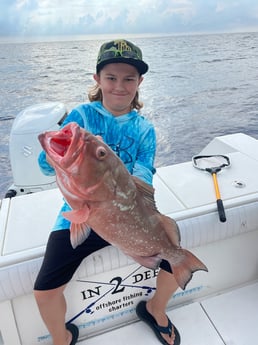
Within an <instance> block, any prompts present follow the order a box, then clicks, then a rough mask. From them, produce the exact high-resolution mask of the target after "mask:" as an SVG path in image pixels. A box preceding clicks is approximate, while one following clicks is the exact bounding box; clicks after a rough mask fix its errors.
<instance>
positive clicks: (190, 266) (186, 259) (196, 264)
mask: <svg viewBox="0 0 258 345" xmlns="http://www.w3.org/2000/svg"><path fill="white" fill-rule="evenodd" d="M179 250H180V257H181V258H182V259H180V261H178V263H177V264H175V263H173V260H171V262H170V261H169V260H168V262H169V263H170V266H171V267H172V271H173V274H174V277H175V279H176V281H177V284H178V285H179V286H180V287H181V289H183V290H185V288H186V285H187V284H188V283H189V282H190V280H191V279H192V276H193V273H194V272H196V271H206V272H208V269H207V267H206V266H205V265H204V264H203V263H202V262H201V261H200V260H199V259H198V258H197V257H196V256H195V255H194V254H192V253H191V252H189V251H188V250H186V249H179Z"/></svg>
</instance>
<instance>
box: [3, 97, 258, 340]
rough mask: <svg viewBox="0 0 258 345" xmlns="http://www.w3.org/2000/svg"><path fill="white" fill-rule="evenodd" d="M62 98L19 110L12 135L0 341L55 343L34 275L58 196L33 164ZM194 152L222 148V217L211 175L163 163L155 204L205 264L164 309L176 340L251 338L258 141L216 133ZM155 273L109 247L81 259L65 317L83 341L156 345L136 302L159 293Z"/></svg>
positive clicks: (257, 270) (257, 334)
mask: <svg viewBox="0 0 258 345" xmlns="http://www.w3.org/2000/svg"><path fill="white" fill-rule="evenodd" d="M66 114H67V111H66V107H65V105H64V104H62V103H59V102H51V103H42V104H37V105H33V106H32V107H28V108H26V109H25V110H24V111H22V112H21V113H20V114H19V115H18V116H17V118H16V119H15V121H14V123H13V127H12V130H11V133H10V159H11V167H12V173H13V181H14V183H13V185H12V186H10V189H9V190H8V191H7V193H6V197H5V198H3V199H2V200H1V202H0V248H1V256H0V345H35V344H44V345H50V344H51V337H50V335H49V333H48V331H47V329H46V328H45V326H44V324H43V322H42V320H41V317H40V315H39V312H38V309H37V306H36V303H35V300H34V297H33V293H32V291H33V283H34V280H35V278H36V275H37V272H38V270H39V268H40V265H41V262H42V258H43V255H44V250H45V245H46V241H47V237H48V234H49V231H50V229H51V227H52V224H53V223H54V221H55V217H56V214H57V212H58V210H59V208H60V206H61V204H62V202H63V199H62V195H61V193H60V191H59V189H58V188H57V186H56V183H55V180H54V178H53V177H48V176H44V175H42V174H41V172H40V171H39V168H38V166H37V156H38V153H39V152H40V150H41V147H40V145H39V143H38V140H37V136H38V134H39V133H41V132H43V131H46V130H54V129H58V128H59V125H60V124H61V123H62V121H63V119H64V118H65V116H66ZM198 155H212V156H213V155H224V156H226V157H228V158H229V160H230V166H228V167H225V168H223V169H221V171H219V172H218V173H217V179H218V184H219V189H220V193H221V198H222V200H223V205H224V209H225V215H226V220H225V221H221V220H220V218H219V215H218V210H217V204H216V198H215V192H214V184H213V182H212V178H211V174H210V173H209V172H206V171H200V170H198V169H196V168H195V167H194V164H193V162H192V161H187V162H184V163H180V164H174V165H170V166H164V167H160V168H158V169H157V173H156V174H155V176H154V187H155V200H156V204H157V207H158V210H159V211H160V212H161V213H163V214H165V215H167V216H169V217H172V218H173V219H175V220H176V221H177V223H178V225H179V228H180V233H181V245H182V247H184V248H188V249H190V250H191V251H192V252H193V253H194V254H196V255H197V256H198V257H199V258H200V259H201V260H202V261H203V262H204V263H205V264H206V266H207V267H208V270H209V272H208V273H206V272H201V271H198V272H196V273H194V275H193V278H192V280H191V281H190V283H189V284H188V285H187V287H186V289H185V290H181V289H178V290H177V291H176V293H175V294H174V295H173V296H172V298H171V300H170V301H169V305H168V315H169V316H170V317H171V319H172V321H173V322H174V323H175V324H176V325H177V328H178V329H179V330H180V333H181V344H182V345H189V344H191V345H197V344H198V345H207V344H209V345H223V344H227V345H233V344H234V345H249V344H255V343H256V342H257V339H258V328H257V322H258V250H257V244H258V179H257V171H258V141H257V140H256V139H255V138H253V137H251V136H248V135H246V134H243V133H234V134H229V135H223V136H219V137H215V138H214V139H213V140H212V141H211V142H210V143H209V144H208V145H206V146H205V147H204V148H203V149H202V151H201V152H199V153H198ZM157 273H158V271H157V270H150V269H147V268H145V267H142V266H139V264H137V263H135V262H134V261H133V260H132V259H130V258H128V257H127V256H125V255H124V254H123V253H122V252H120V251H119V250H118V249H116V248H114V247H111V246H110V247H106V248H104V249H102V250H100V251H98V252H96V253H93V254H92V255H91V256H89V257H88V258H86V259H85V260H84V261H83V262H82V264H81V265H80V267H79V269H78V270H77V272H76V273H75V275H74V276H73V278H72V280H71V282H70V283H69V284H68V286H67V289H66V291H65V294H66V297H67V301H68V311H67V321H70V322H73V323H75V324H76V325H77V326H78V328H79V332H80V337H79V340H80V341H81V342H80V344H82V345H85V344H87V345H96V344H100V343H102V342H103V343H104V342H105V344H107V345H108V344H111V343H112V344H121V343H123V344H125V345H127V344H128V345H129V344H133V343H134V344H137V345H138V344H142V343H145V344H146V343H148V344H149V345H152V344H153V345H154V344H158V343H159V342H158V341H157V339H156V338H155V336H154V335H153V334H152V332H151V330H150V329H148V328H147V326H146V325H145V324H144V323H143V322H142V321H139V320H138V318H137V316H136V313H135V307H136V305H137V303H138V302H139V301H140V300H143V299H146V300H147V299H148V298H150V297H151V296H152V294H153V293H154V291H155V279H156V275H157Z"/></svg>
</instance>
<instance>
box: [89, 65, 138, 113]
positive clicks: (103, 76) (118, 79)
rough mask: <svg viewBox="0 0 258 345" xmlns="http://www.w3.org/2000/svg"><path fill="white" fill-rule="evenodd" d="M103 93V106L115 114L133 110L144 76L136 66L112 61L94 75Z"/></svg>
mask: <svg viewBox="0 0 258 345" xmlns="http://www.w3.org/2000/svg"><path fill="white" fill-rule="evenodd" d="M94 79H95V80H96V82H97V83H98V84H99V87H100V88H101V90H102V95H103V106H104V107H105V108H106V109H107V110H108V111H110V112H111V113H112V114H113V115H115V116H119V115H123V114H126V113H128V112H130V111H131V103H132V101H133V99H134V97H135V94H136V91H137V90H138V87H139V85H140V84H141V82H142V80H143V77H142V76H140V75H139V72H138V71H137V69H136V68H135V67H134V66H131V65H128V64H125V63H110V64H107V65H106V66H104V67H103V69H102V70H101V71H100V73H99V74H95V75H94Z"/></svg>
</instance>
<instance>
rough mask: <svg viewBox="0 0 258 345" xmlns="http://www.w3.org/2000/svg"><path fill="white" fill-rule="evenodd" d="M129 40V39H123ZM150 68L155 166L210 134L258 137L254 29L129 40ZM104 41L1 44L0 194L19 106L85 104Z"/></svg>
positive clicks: (183, 155) (144, 89)
mask: <svg viewBox="0 0 258 345" xmlns="http://www.w3.org/2000/svg"><path fill="white" fill-rule="evenodd" d="M129 39H130V38H129ZM131 40H132V41H134V42H135V43H136V44H138V45H139V46H140V47H141V48H142V50H143V54H144V60H145V61H146V62H147V63H148V64H149V66H150V70H149V72H148V73H147V74H146V75H145V78H144V81H143V83H142V85H141V88H140V96H141V100H142V101H143V102H144V108H143V110H142V113H143V114H144V115H145V116H146V117H147V118H149V119H150V120H151V121H152V122H153V124H154V126H155V128H156V132H157V141H158V145H157V156H156V167H159V166H166V165H170V164H175V163H180V162H184V161H188V160H190V159H191V157H192V156H193V155H195V154H197V153H198V152H199V151H200V150H201V149H202V148H203V147H205V145H207V144H208V143H209V142H210V141H211V140H212V139H213V138H214V137H216V136H221V135H225V134H231V133H238V132H242V133H245V134H248V135H251V136H253V137H254V138H256V139H258V33H234V34H212V35H187V36H164V37H157V36H154V37H134V38H131ZM104 41H106V40H103V39H97V38H94V39H92V40H91V39H80V40H79V39H76V40H74V39H72V38H70V39H69V38H67V39H66V40H62V41H51V42H30V43H17V42H16V43H15V42H13V43H1V44H0V48H1V49H0V85H1V93H0V104H1V112H0V198H2V197H3V195H4V194H5V192H6V191H7V189H8V187H9V186H10V184H11V183H12V172H11V165H10V161H9V134H10V130H11V126H12V123H13V121H14V119H15V117H16V115H17V114H18V113H19V112H20V111H21V110H23V109H25V108H26V107H28V106H30V105H33V104H36V103H41V102H49V101H60V102H63V103H65V104H66V106H67V108H68V110H70V109H72V108H73V107H74V106H75V105H77V104H79V103H82V102H87V91H88V88H89V86H91V85H92V84H93V79H92V74H93V73H94V71H95V60H96V56H97V52H98V48H99V46H100V44H102V43H103V42H104Z"/></svg>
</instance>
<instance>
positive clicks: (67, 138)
mask: <svg viewBox="0 0 258 345" xmlns="http://www.w3.org/2000/svg"><path fill="white" fill-rule="evenodd" d="M67 132H70V133H67ZM71 142H72V132H71V131H66V133H65V135H59V136H57V137H53V138H52V139H51V140H50V147H51V150H53V151H54V152H55V153H56V154H58V155H59V156H62V157H64V156H65V154H66V152H67V151H68V149H69V147H70V145H71Z"/></svg>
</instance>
